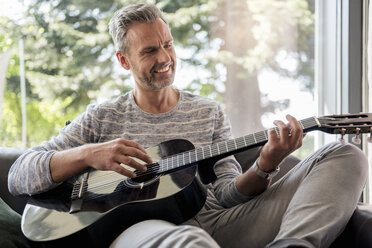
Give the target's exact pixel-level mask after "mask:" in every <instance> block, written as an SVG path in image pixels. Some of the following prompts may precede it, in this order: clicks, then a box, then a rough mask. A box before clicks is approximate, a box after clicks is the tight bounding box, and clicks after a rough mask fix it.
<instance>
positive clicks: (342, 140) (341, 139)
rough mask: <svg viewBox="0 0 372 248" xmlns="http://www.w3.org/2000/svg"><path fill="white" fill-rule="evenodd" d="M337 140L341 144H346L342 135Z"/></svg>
mask: <svg viewBox="0 0 372 248" xmlns="http://www.w3.org/2000/svg"><path fill="white" fill-rule="evenodd" d="M338 141H339V142H340V143H341V144H343V145H345V144H346V142H345V139H344V136H341V138H339V139H338Z"/></svg>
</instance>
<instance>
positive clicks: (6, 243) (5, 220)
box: [0, 198, 30, 248]
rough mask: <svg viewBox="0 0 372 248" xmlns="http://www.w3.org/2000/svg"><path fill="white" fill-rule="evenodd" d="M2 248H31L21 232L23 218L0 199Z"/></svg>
mask: <svg viewBox="0 0 372 248" xmlns="http://www.w3.org/2000/svg"><path fill="white" fill-rule="evenodd" d="M0 247H2V248H16V247H17V248H18V247H30V246H29V244H28V241H27V239H26V238H25V236H24V235H23V234H22V231H21V216H20V215H19V214H18V213H16V212H15V211H13V210H12V209H11V208H10V207H9V206H8V205H7V204H6V203H5V202H4V201H3V200H2V199H1V198H0Z"/></svg>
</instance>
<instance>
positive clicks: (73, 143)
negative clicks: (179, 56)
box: [8, 91, 250, 208]
mask: <svg viewBox="0 0 372 248" xmlns="http://www.w3.org/2000/svg"><path fill="white" fill-rule="evenodd" d="M116 138H124V139H128V140H133V141H135V142H138V143H139V144H141V145H142V146H143V147H144V148H148V147H152V146H154V145H157V144H159V143H161V142H163V141H166V140H171V139H179V138H181V139H187V140H189V141H191V142H192V143H193V144H194V145H195V147H199V146H203V145H208V144H211V143H215V142H219V141H223V140H226V139H231V138H232V135H231V129H230V124H229V120H228V119H227V117H226V115H225V114H224V113H223V111H222V109H221V107H220V105H219V104H218V103H217V102H215V101H212V100H210V99H207V98H205V97H200V96H196V95H193V94H190V93H187V92H184V91H180V99H179V102H178V104H177V105H176V106H175V107H174V108H173V109H172V110H171V111H169V112H167V113H162V114H150V113H146V112H144V111H142V110H141V109H140V108H139V107H138V106H137V104H136V103H135V101H134V98H133V91H130V92H128V93H126V94H125V95H123V96H120V97H118V98H117V99H116V100H113V101H108V102H104V103H102V104H97V105H89V106H88V108H87V110H86V111H85V112H84V113H82V114H81V115H80V116H78V117H77V118H76V119H75V120H74V121H72V123H71V124H70V125H68V126H66V127H64V128H62V129H61V130H60V133H59V135H58V136H57V137H53V138H52V139H51V140H50V141H47V142H43V143H42V145H40V146H36V147H33V148H31V149H29V150H27V152H25V153H24V154H23V155H21V156H20V157H19V158H18V160H17V161H16V162H15V163H14V164H13V166H12V168H11V169H10V172H9V180H8V182H9V184H8V186H9V190H10V192H11V193H12V194H14V195H24V194H27V195H32V194H36V193H41V192H44V191H47V190H49V189H51V188H53V187H56V186H57V185H58V184H56V183H55V182H53V180H52V177H51V174H50V169H49V161H50V158H51V157H52V156H53V154H54V153H55V152H56V151H60V150H66V149H69V148H73V147H77V146H81V145H83V144H87V143H98V142H106V141H110V140H113V139H116ZM214 170H215V173H216V175H217V180H216V181H215V182H214V183H213V184H210V185H208V186H207V187H208V198H207V203H209V204H211V206H213V207H216V208H222V207H231V206H234V205H237V204H239V203H242V202H245V201H247V200H248V199H249V198H250V197H247V196H244V195H242V194H241V193H239V192H238V190H237V189H236V185H235V183H236V178H237V177H238V176H239V175H240V174H241V167H240V165H239V164H238V162H237V161H236V160H235V159H234V158H233V156H231V157H228V158H225V159H222V160H220V161H219V162H217V163H216V165H215V167H214Z"/></svg>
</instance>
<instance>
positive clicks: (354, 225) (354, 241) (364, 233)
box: [331, 203, 372, 248]
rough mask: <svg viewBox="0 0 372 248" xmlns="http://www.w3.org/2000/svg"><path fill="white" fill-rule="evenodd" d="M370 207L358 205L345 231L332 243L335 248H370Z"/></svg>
mask: <svg viewBox="0 0 372 248" xmlns="http://www.w3.org/2000/svg"><path fill="white" fill-rule="evenodd" d="M371 233H372V205H371V204H362V203H360V204H359V205H358V206H357V208H356V209H355V211H354V213H353V215H352V216H351V218H350V220H349V222H348V223H347V226H346V227H345V230H344V231H343V232H342V233H341V235H340V236H338V238H337V239H336V240H335V242H333V244H332V246H331V248H336V247H359V248H367V247H368V248H369V247H372V235H371Z"/></svg>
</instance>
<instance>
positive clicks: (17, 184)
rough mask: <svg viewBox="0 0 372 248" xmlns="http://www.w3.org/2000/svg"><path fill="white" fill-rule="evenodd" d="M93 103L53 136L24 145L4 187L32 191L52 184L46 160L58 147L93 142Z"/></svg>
mask: <svg viewBox="0 0 372 248" xmlns="http://www.w3.org/2000/svg"><path fill="white" fill-rule="evenodd" d="M95 125H97V124H96V122H95V120H94V107H93V106H89V107H88V109H87V111H86V112H84V113H82V114H81V115H80V116H78V117H77V118H76V119H75V120H74V121H72V122H71V123H70V124H69V125H68V126H65V127H63V128H62V129H61V130H60V131H59V135H58V136H57V137H53V138H52V139H51V140H49V141H45V142H43V143H42V144H41V145H39V146H36V147H33V148H30V149H28V150H27V151H26V152H25V153H23V154H22V155H21V156H20V157H19V158H18V159H17V160H16V161H15V162H14V163H13V165H12V167H11V168H10V170H9V175H8V188H9V191H10V193H12V194H13V195H34V194H38V193H42V192H45V191H48V190H50V189H52V188H54V187H56V186H58V185H59V184H58V183H55V182H54V181H53V179H52V176H51V172H50V167H49V162H50V160H51V158H52V156H53V154H55V153H56V152H58V151H62V150H67V149H70V148H73V147H78V146H81V145H83V144H86V143H92V142H94V141H95V140H96V139H97V137H96V135H95V133H96V131H95V129H97V127H96V126H95Z"/></svg>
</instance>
